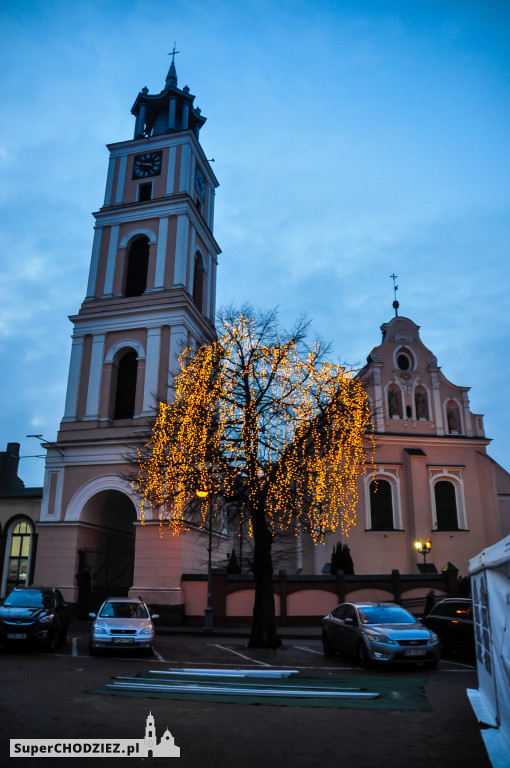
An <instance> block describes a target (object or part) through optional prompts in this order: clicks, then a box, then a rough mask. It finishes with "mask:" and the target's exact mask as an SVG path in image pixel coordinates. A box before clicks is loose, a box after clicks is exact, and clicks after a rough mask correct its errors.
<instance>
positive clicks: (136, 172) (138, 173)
mask: <svg viewBox="0 0 510 768" xmlns="http://www.w3.org/2000/svg"><path fill="white" fill-rule="evenodd" d="M161 155H162V153H161V152H146V153H145V154H144V155H137V156H136V157H135V159H134V161H133V178H134V179H145V178H147V176H157V175H158V174H160V173H161Z"/></svg>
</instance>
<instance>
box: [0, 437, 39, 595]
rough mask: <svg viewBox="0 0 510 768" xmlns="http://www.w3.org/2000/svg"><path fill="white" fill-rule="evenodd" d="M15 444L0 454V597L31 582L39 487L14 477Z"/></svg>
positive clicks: (17, 458)
mask: <svg viewBox="0 0 510 768" xmlns="http://www.w3.org/2000/svg"><path fill="white" fill-rule="evenodd" d="M19 459H20V456H19V443H7V449H6V450H5V451H2V452H0V574H1V581H0V598H4V597H6V595H8V594H9V592H11V591H12V590H13V589H14V588H15V587H24V586H26V585H28V584H30V583H31V582H32V580H33V575H34V565H35V554H36V532H35V528H36V522H37V520H38V519H39V513H40V511H41V499H42V490H43V489H42V488H25V484H24V483H23V481H22V480H20V478H19V477H18V465H19Z"/></svg>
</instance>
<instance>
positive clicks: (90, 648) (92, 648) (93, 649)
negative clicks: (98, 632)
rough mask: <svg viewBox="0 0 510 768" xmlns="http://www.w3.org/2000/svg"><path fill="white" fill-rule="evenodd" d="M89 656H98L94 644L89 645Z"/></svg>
mask: <svg viewBox="0 0 510 768" xmlns="http://www.w3.org/2000/svg"><path fill="white" fill-rule="evenodd" d="M89 656H97V648H94V646H93V645H92V643H89Z"/></svg>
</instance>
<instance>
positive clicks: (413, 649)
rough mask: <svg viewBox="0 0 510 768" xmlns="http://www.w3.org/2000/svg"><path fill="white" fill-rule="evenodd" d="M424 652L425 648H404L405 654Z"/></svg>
mask: <svg viewBox="0 0 510 768" xmlns="http://www.w3.org/2000/svg"><path fill="white" fill-rule="evenodd" d="M426 653H427V651H426V649H425V648H406V649H405V651H404V655H405V656H425V655H426Z"/></svg>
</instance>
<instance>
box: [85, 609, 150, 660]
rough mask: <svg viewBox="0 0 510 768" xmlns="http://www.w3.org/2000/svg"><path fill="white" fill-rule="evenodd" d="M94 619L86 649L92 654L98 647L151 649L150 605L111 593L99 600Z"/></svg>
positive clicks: (147, 650) (91, 615)
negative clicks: (105, 598) (111, 595)
mask: <svg viewBox="0 0 510 768" xmlns="http://www.w3.org/2000/svg"><path fill="white" fill-rule="evenodd" d="M89 616H90V617H91V618H93V619H94V622H93V624H92V628H91V632H90V641H89V651H90V654H91V655H94V654H96V653H97V651H98V650H100V649H106V648H110V649H112V648H130V649H140V650H143V651H145V652H146V653H152V651H153V648H154V634H155V633H154V624H153V623H152V619H157V618H159V616H158V614H157V613H155V614H154V615H153V616H152V619H151V615H150V613H149V609H148V608H147V606H146V605H145V603H144V602H143V600H141V599H140V598H138V599H136V598H135V599H133V598H131V597H110V598H108V600H105V601H104V603H103V604H102V606H101V608H100V609H99V612H98V614H97V616H96V614H95V613H90V614H89Z"/></svg>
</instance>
